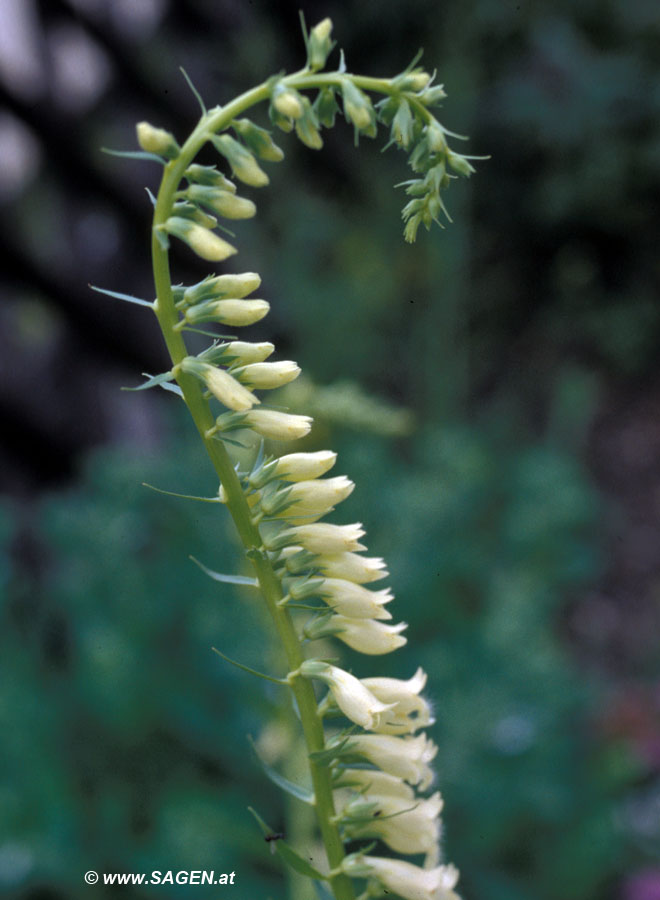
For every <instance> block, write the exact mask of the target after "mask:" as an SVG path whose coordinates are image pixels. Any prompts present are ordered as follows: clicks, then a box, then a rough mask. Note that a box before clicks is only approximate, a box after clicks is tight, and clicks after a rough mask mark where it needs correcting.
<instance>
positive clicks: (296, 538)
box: [279, 522, 364, 553]
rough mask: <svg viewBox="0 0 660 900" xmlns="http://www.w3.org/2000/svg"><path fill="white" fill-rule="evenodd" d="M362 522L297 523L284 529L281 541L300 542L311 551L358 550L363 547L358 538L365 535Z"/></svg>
mask: <svg viewBox="0 0 660 900" xmlns="http://www.w3.org/2000/svg"><path fill="white" fill-rule="evenodd" d="M363 535H364V529H363V527H362V523H361V522H355V523H354V524H352V525H331V524H329V523H327V522H318V523H316V524H314V525H297V526H295V527H294V528H289V529H287V530H286V531H284V532H283V533H282V534H281V535H280V536H279V537H280V540H281V541H284V540H286V541H287V543H295V544H299V545H300V546H301V547H304V548H305V550H309V551H310V552H311V553H324V552H326V551H330V552H331V553H332V552H334V551H336V550H349V549H350V550H358V549H361V548H362V544H360V543H359V541H358V538H361V537H363Z"/></svg>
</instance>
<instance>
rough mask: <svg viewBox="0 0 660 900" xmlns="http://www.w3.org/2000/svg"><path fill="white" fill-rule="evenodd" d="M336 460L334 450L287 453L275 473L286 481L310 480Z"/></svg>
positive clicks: (331, 465) (323, 473)
mask: <svg viewBox="0 0 660 900" xmlns="http://www.w3.org/2000/svg"><path fill="white" fill-rule="evenodd" d="M336 462H337V454H336V453H334V452H333V451H332V450H317V451H316V452H315V453H287V454H285V455H284V456H280V458H279V459H278V460H277V463H276V465H275V475H276V477H277V478H282V479H283V480H284V481H308V480H310V479H312V478H320V477H321V475H325V473H326V472H329V471H330V469H331V468H332V467H333V466H334V464H335V463H336ZM363 534H364V532H363Z"/></svg>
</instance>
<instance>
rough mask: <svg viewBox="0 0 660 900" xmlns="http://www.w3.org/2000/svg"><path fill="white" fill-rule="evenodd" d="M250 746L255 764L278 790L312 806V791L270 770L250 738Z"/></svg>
mask: <svg viewBox="0 0 660 900" xmlns="http://www.w3.org/2000/svg"><path fill="white" fill-rule="evenodd" d="M250 744H251V745H252V749H253V750H254V755H255V756H256V758H257V762H258V763H259V765H260V766H261V768H262V769H263V770H264V772H265V774H266V777H267V778H270V780H271V781H272V782H273V784H276V785H277V786H278V787H279V788H281V789H282V790H283V791H286V793H287V794H290V795H291V796H292V797H295V798H296V799H297V800H302V802H303V803H308V804H309V805H310V806H313V805H314V793H313V792H312V791H310V790H308V789H307V788H304V787H301V786H300V785H299V784H294V783H293V781H289V779H288V778H285V777H284V775H280V773H279V772H277V771H275V769H273V768H271V767H270V766H269V765H268V763H266V762H264V761H263V759H262V758H261V757H260V756H259V754H258V752H257V748H256V747H255V745H254V741H253V740H252V738H250Z"/></svg>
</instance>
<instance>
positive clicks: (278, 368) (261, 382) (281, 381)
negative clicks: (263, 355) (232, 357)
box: [234, 359, 300, 390]
mask: <svg viewBox="0 0 660 900" xmlns="http://www.w3.org/2000/svg"><path fill="white" fill-rule="evenodd" d="M234 374H235V375H236V377H237V378H239V379H240V381H241V383H242V384H247V385H248V386H249V387H251V388H261V389H262V390H271V389H273V388H278V387H282V386H283V385H285V384H289V382H290V381H293V380H294V379H295V378H297V377H298V375H300V366H299V365H298V364H297V363H295V362H293V361H292V360H290V359H283V360H279V361H278V362H270V363H269V362H255V363H251V364H250V365H247V366H243V368H241V369H237V370H236V371H235V372H234Z"/></svg>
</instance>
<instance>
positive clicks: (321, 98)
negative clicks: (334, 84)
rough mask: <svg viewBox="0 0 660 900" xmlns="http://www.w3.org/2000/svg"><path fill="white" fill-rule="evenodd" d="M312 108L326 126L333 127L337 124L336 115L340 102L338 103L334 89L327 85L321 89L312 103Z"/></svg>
mask: <svg viewBox="0 0 660 900" xmlns="http://www.w3.org/2000/svg"><path fill="white" fill-rule="evenodd" d="M312 109H313V110H314V113H315V114H316V116H317V118H318V120H319V122H320V123H321V125H323V126H324V128H332V127H333V126H334V124H335V117H336V115H337V113H338V112H339V104H338V103H337V97H336V95H335V91H334V89H333V88H331V87H325V88H323V89H322V90H320V91H319V93H318V96H317V98H316V100H315V101H314V103H313V105H312Z"/></svg>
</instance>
